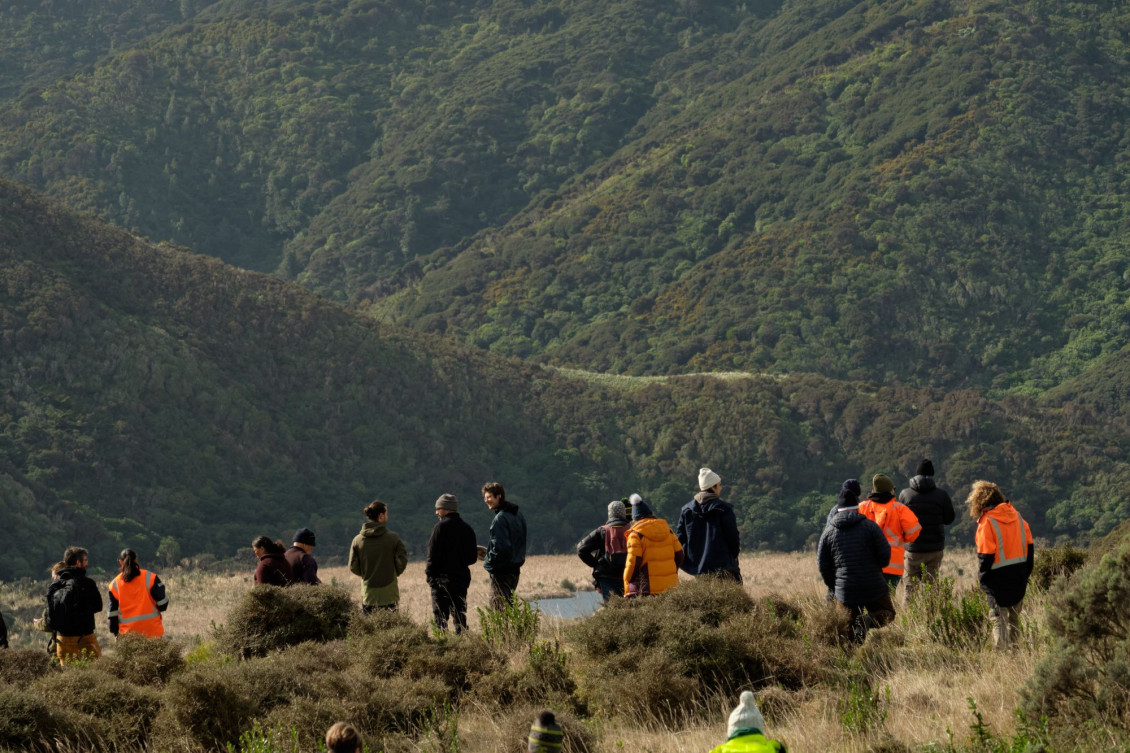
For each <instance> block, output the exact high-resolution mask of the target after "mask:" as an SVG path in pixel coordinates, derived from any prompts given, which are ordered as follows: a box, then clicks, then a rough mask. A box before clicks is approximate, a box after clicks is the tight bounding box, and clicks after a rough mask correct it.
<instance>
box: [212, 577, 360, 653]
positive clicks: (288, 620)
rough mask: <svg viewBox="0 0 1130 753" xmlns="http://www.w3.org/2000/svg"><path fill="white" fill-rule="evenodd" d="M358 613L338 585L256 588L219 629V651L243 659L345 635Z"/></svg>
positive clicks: (350, 599) (349, 598)
mask: <svg viewBox="0 0 1130 753" xmlns="http://www.w3.org/2000/svg"><path fill="white" fill-rule="evenodd" d="M356 611H357V606H356V605H355V604H354V603H353V600H352V598H351V597H350V595H349V592H348V591H346V590H345V589H343V588H337V587H334V586H319V587H317V588H309V587H306V586H292V587H291V588H277V587H275V586H256V587H255V588H253V589H251V590H250V591H249V592H248V593H247V595H246V596H244V597H243V599H242V601H240V602H239V604H237V605H236V607H235V608H234V609H232V611H231V612H230V613H229V614H228V620H227V623H226V624H225V625H224V626H223V627H221V628H218V629H217V631H216V643H217V645H218V646H219V648H220V650H221V651H224V652H226V653H230V654H233V655H235V656H240V657H244V658H246V657H250V656H263V655H264V654H266V653H267V652H268V651H273V650H276V649H280V648H283V647H284V646H296V645H298V644H299V643H305V642H306V641H330V640H336V639H338V638H344V637H345V635H346V631H347V628H348V626H349V624H350V620H351V618H352V617H353V615H354V613H355V612H356Z"/></svg>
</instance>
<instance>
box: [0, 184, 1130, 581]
mask: <svg viewBox="0 0 1130 753" xmlns="http://www.w3.org/2000/svg"><path fill="white" fill-rule="evenodd" d="M1096 373H1097V374H1098V379H1097V381H1098V382H1100V383H1106V381H1107V379H1106V377H1105V376H1104V375H1103V374H1102V373H1100V372H1096ZM0 381H2V383H3V384H4V385H5V390H4V393H3V398H2V401H0V513H2V515H3V518H4V520H6V521H9V524H8V525H7V526H5V527H4V528H3V530H2V531H0V546H3V548H4V550H5V551H6V552H8V553H9V554H8V556H6V557H5V558H4V559H3V560H0V578H5V579H7V578H12V577H16V576H22V575H30V574H39V573H42V571H43V570H42V569H43V568H45V567H46V566H47V565H48V564H49V563H50V562H53V561H54V560H55V559H56V558H57V557H58V556H59V553H60V552H61V550H62V548H63V547H64V546H65V545H66V544H68V543H73V542H76V541H80V542H83V543H85V544H87V545H89V546H91V547H92V548H93V550H94V552H95V554H96V558H97V559H99V560H100V561H101V562H109V561H112V559H111V558H112V557H113V556H114V555H115V554H116V552H117V550H118V549H119V548H120V547H122V546H125V545H128V546H132V547H134V548H135V549H137V550H138V551H139V552H140V553H141V554H142V557H143V559H150V558H152V557H153V556H154V553H155V551H156V550H157V548H158V546H159V545H160V543H161V542H162V541H163V540H165V539H167V538H171V539H172V540H174V541H176V543H177V545H178V547H179V548H180V551H181V554H183V555H185V556H193V555H197V554H201V553H211V554H216V555H219V556H230V555H234V554H236V553H237V551H238V550H241V549H242V550H243V551H244V552H246V549H245V547H246V546H247V544H248V542H250V540H251V538H252V537H253V536H254V535H257V534H260V533H268V534H270V535H273V536H278V537H286V536H288V535H289V534H290V533H291V532H292V531H293V530H294V529H296V528H298V527H300V526H311V527H313V528H315V529H316V530H317V531H318V536H319V554H320V555H321V556H322V557H332V556H341V555H342V554H344V552H345V550H346V547H347V545H348V541H349V539H350V538H351V537H352V535H353V533H354V532H355V531H356V529H357V527H358V525H359V522H360V514H359V511H360V509H361V508H362V507H363V506H364V505H365V504H366V503H367V502H368V501H370V500H371V499H373V498H382V499H385V500H386V501H388V502H389V503H390V504H391V505H392V510H393V514H392V526H393V528H394V529H395V530H399V531H400V532H401V533H402V534H403V535H404V537H405V539H406V541H407V542H408V545H409V549H410V551H411V552H412V553H413V554H414V555H417V556H418V555H420V554H421V553H422V551H423V547H424V544H425V542H426V537H427V532H428V531H429V530H430V528H431V525H432V524H433V522H434V517H433V515H432V504H433V502H434V500H435V498H436V496H438V494H439V493H440V492H442V491H453V492H455V493H456V494H458V495H459V496H460V497H461V498H462V500H463V501H464V506H465V509H466V510H467V515H468V518H469V519H470V520H471V522H472V523H473V524H474V525H475V526H476V528H477V529H478V530H479V531H480V535H485V531H486V526H487V523H488V520H487V516H486V511H485V508H483V506H482V505H481V504H480V503H479V502H478V489H479V487H480V486H481V484H482V483H483V482H484V481H486V480H489V479H497V480H501V481H502V482H503V483H504V484H505V485H506V486H507V488H508V490H509V491H510V494H511V496H512V497H513V498H514V499H515V501H517V502H518V503H519V504H520V505H522V506H523V508H524V509H525V510H526V512H527V515H528V518H529V521H530V529H531V536H530V539H531V548H532V550H533V551H535V552H545V551H567V550H568V549H569V548H570V547H571V545H572V544H573V542H574V541H576V540H577V539H578V538H580V536H581V535H582V534H583V533H585V532H587V530H589V529H590V528H592V527H594V526H595V525H597V524H599V523H600V522H602V519H603V515H604V507H605V505H606V503H607V501H608V500H609V499H611V498H614V497H619V496H621V495H624V494H627V493H628V492H630V491H633V490H638V491H641V492H643V493H644V494H645V495H646V496H648V497H649V498H650V499H651V500H652V501H653V502H654V503H655V506H656V507H657V509H658V511H659V513H660V514H662V515H664V516H665V517H667V518H668V519H669V520H674V519H675V517H676V516H677V512H678V509H679V507H680V506H681V505H682V504H683V503H685V502H686V501H687V500H688V499H689V497H690V494H691V492H692V485H693V482H694V479H695V477H696V472H697V469H698V468H699V466H701V465H704V464H706V465H710V466H711V467H713V468H714V469H716V470H717V471H718V472H719V473H720V474H721V475H722V477H723V479H724V483H725V487H726V492H725V495H726V497H727V498H728V499H729V500H731V501H733V502H734V503H735V504H736V506H737V508H738V518H739V524H740V526H741V528H742V531H743V538H744V542H745V545H746V546H747V547H759V546H761V547H773V548H793V547H798V546H801V545H803V544H804V543H805V542H806V541H810V540H812V538H813V537H814V536H815V535H816V534H818V532H819V531H820V529H821V527H822V523H823V519H824V515H825V513H826V511H827V509H828V507H829V505H830V504H831V502H832V500H833V499H834V494H835V492H836V490H837V489H838V488H839V485H840V482H841V481H842V480H843V479H844V478H846V477H849V476H858V477H861V478H864V479H869V478H870V476H871V474H873V473H876V472H880V471H882V472H887V473H890V474H892V475H893V476H894V477H895V478H896V481H897V482H898V483H903V482H905V479H906V476H907V474H909V473H910V472H911V470H912V469H913V467H914V465H915V463H916V462H917V460H918V459H919V457H920V456H921V454H923V453H925V454H928V455H930V456H931V457H933V458H934V460H935V463H936V464H937V466H938V468H939V471H940V480H941V482H942V483H944V484H946V485H948V486H949V487H950V489H951V490H953V492H954V494H955V498H961V496H962V495H963V494H964V492H965V490H966V489H967V488H968V485H969V484H970V483H971V482H972V481H973V480H974V479H976V478H981V477H988V478H992V479H994V480H997V481H999V482H1000V483H1001V484H1002V486H1004V487H1005V488H1006V489H1007V490H1008V491H1009V493H1010V494H1011V496H1012V498H1013V499H1014V500H1016V501H1017V503H1018V504H1020V505H1021V506H1022V507H1023V509H1024V511H1025V515H1026V517H1027V518H1028V519H1029V520H1030V521H1031V523H1032V526H1033V530H1034V531H1035V532H1036V534H1037V535H1038V536H1041V537H1043V538H1046V539H1053V540H1054V539H1056V538H1059V537H1062V536H1071V537H1076V538H1081V539H1086V538H1088V537H1090V536H1093V535H1099V534H1102V533H1105V532H1106V531H1108V530H1110V529H1111V528H1113V527H1114V526H1115V525H1116V524H1117V523H1118V522H1119V521H1121V520H1124V519H1125V518H1127V517H1130V509H1127V502H1126V499H1125V496H1124V495H1122V494H1121V489H1123V488H1125V485H1126V483H1127V482H1128V481H1130V466H1128V464H1127V462H1126V458H1125V453H1124V451H1123V450H1124V448H1125V447H1126V446H1127V441H1128V440H1130V428H1128V426H1127V422H1126V420H1125V416H1124V415H1122V414H1119V415H1117V416H1114V415H1112V414H1111V412H1110V411H1103V410H1097V409H1096V408H1095V406H1096V403H1095V401H1096V400H1100V399H1102V394H1101V391H1097V390H1096V389H1094V388H1092V387H1090V386H1088V384H1087V383H1086V380H1085V379H1081V380H1080V381H1079V382H1078V383H1077V385H1076V391H1075V392H1074V393H1072V394H1069V395H1064V396H1062V398H1061V399H1057V400H1050V399H1049V400H1045V401H1037V400H1033V399H1031V398H1025V397H1007V398H1004V399H1002V400H999V401H993V400H989V399H986V398H984V397H982V396H979V395H977V394H976V393H975V392H972V391H968V390H964V391H963V390H958V391H946V390H940V389H905V388H897V387H882V388H873V387H869V386H866V385H864V384H861V383H855V382H844V381H836V380H830V379H827V378H824V377H817V376H797V377H784V378H780V377H770V376H753V375H740V374H738V375H723V376H704V375H696V376H682V377H673V378H664V379H659V378H647V379H635V378H630V377H609V376H603V375H594V374H586V373H583V372H569V373H558V372H555V371H552V370H547V369H544V368H542V367H539V366H533V365H525V364H522V363H520V362H517V361H514V360H508V359H503V358H500V357H498V356H493V355H490V354H484V353H482V352H480V351H476V350H474V349H471V348H466V347H464V346H458V345H455V344H452V343H451V342H450V341H445V340H441V339H439V338H435V337H433V336H430V335H427V334H421V333H418V332H413V331H411V330H406V329H400V328H395V327H390V326H387V325H381V324H378V323H375V322H373V321H372V320H371V319H368V318H367V317H364V316H363V315H361V314H359V313H357V312H354V311H351V310H349V309H347V308H345V307H342V306H340V305H337V304H333V303H328V302H326V301H324V300H323V299H320V298H318V297H317V296H315V295H313V294H311V293H309V292H308V291H305V290H304V289H302V288H301V287H299V286H297V285H294V284H289V283H284V282H281V281H279V280H276V279H274V278H271V277H268V276H264V275H261V274H256V273H251V272H246V271H241V270H238V269H235V268H231V267H228V266H225V265H224V264H222V263H221V262H219V261H217V260H214V259H210V258H207V257H203V256H197V255H194V254H191V253H189V252H187V251H186V250H184V249H179V248H175V247H171V246H156V247H155V246H152V245H149V244H146V243H144V242H142V241H140V240H138V239H136V238H134V237H132V236H130V235H128V234H126V233H125V232H123V231H121V230H118V229H116V228H113V227H111V226H108V225H106V224H104V223H102V222H100V221H97V220H94V219H92V218H89V217H83V216H77V215H74V214H72V213H70V212H69V210H66V209H64V208H63V207H62V206H61V205H60V204H57V203H55V202H53V201H49V200H46V199H44V198H43V197H41V196H39V195H37V194H34V193H32V192H30V191H27V190H26V189H21V188H19V187H16V186H14V185H13V184H10V183H7V182H3V181H0ZM954 535H955V536H957V537H958V538H959V539H963V540H967V539H968V538H969V537H970V536H971V525H970V521H968V520H966V519H964V518H962V519H961V521H960V522H959V524H958V525H957V526H955V529H954ZM248 556H249V555H248Z"/></svg>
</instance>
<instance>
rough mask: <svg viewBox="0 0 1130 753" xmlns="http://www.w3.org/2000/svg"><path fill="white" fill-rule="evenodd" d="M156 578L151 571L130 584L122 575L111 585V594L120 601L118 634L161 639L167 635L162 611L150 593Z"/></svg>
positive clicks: (144, 571)
mask: <svg viewBox="0 0 1130 753" xmlns="http://www.w3.org/2000/svg"><path fill="white" fill-rule="evenodd" d="M154 578H156V576H155V575H154V574H153V573H152V572H150V571H149V570H142V571H141V574H140V575H137V576H136V577H134V579H133V580H131V581H129V582H128V583H127V582H126V581H125V580H124V579H123V578H122V576H121V575H119V576H118V577H116V578H114V582H113V583H111V584H110V593H112V594H113V595H114V598H115V599H117V600H118V633H119V634H123V633H138V634H140V635H144V636H147V637H149V638H160V637H161V636H162V635H164V634H165V625H164V623H163V622H162V621H161V611H160V610H159V609H157V602H155V601H153V597H152V596H151V595H150V593H149V589H151V588H152V587H153V579H154Z"/></svg>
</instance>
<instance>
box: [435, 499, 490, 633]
mask: <svg viewBox="0 0 1130 753" xmlns="http://www.w3.org/2000/svg"><path fill="white" fill-rule="evenodd" d="M436 517H437V518H439V521H438V522H437V523H436V524H435V527H434V528H432V535H431V537H430V538H429V539H428V559H427V562H426V563H425V564H424V578H425V579H427V581H428V587H429V588H430V589H431V592H432V618H433V619H434V620H435V624H436V627H437V628H439V629H440V630H447V620H448V617H451V618H453V622H454V623H455V632H456V634H458V633H462V632H463V631H464V630H466V629H467V589H468V588H469V587H470V585H471V565H473V564H475V562H476V560H478V558H479V554H478V541H476V540H475V529H474V528H471V526H470V525H469V524H468V523H467V521H465V520H463V518H462V517H461V516H460V515H459V500H458V499H456V497H455V495H454V494H441V495H440V496H439V499H437V500H436Z"/></svg>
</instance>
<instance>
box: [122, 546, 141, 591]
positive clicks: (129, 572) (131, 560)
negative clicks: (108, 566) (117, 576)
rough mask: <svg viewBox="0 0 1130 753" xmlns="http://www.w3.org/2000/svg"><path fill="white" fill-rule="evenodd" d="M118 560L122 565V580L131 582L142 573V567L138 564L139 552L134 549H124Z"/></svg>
mask: <svg viewBox="0 0 1130 753" xmlns="http://www.w3.org/2000/svg"><path fill="white" fill-rule="evenodd" d="M118 562H119V563H121V566H122V580H124V581H125V582H126V583H129V582H130V581H131V580H133V579H134V578H136V577H137V576H139V575H141V568H140V567H138V566H137V552H135V551H134V550H132V549H123V550H122V553H121V554H119V555H118Z"/></svg>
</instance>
